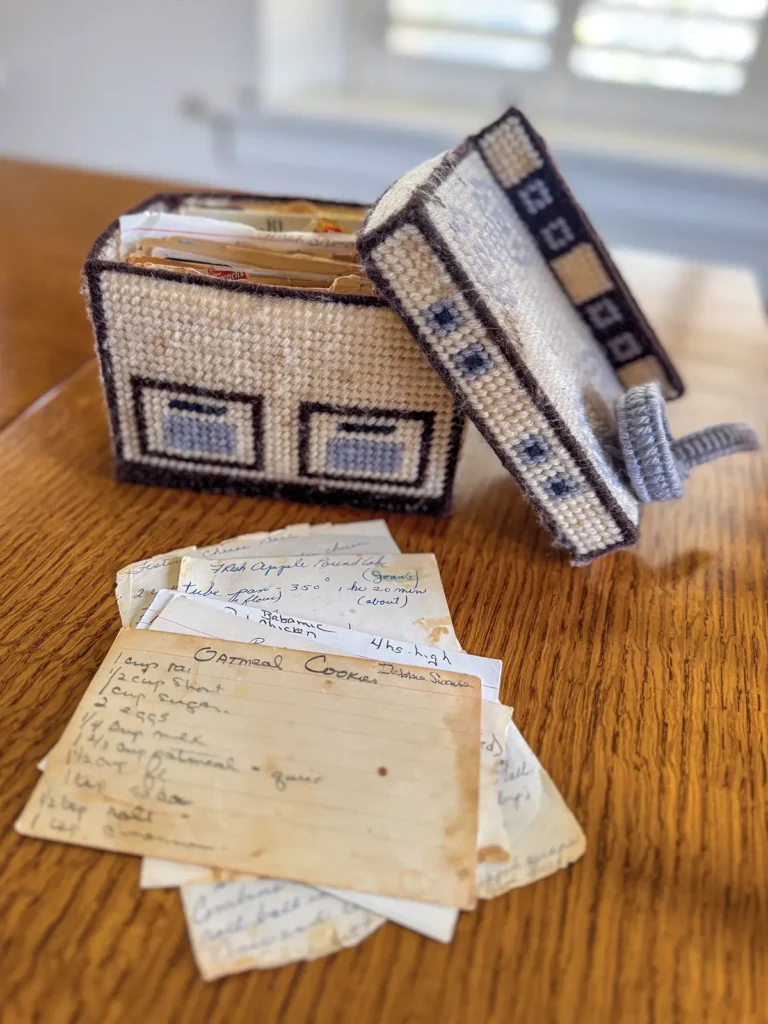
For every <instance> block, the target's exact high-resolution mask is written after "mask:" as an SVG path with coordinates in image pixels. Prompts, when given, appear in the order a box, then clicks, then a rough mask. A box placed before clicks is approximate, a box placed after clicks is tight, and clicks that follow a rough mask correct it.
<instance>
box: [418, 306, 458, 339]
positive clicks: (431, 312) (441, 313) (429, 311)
mask: <svg viewBox="0 0 768 1024" xmlns="http://www.w3.org/2000/svg"><path fill="white" fill-rule="evenodd" d="M422 316H423V317H424V319H425V321H426V323H427V327H429V329H430V330H431V331H432V332H433V333H434V334H436V335H437V336H438V337H440V338H444V337H445V335H446V334H450V333H451V331H455V330H456V328H457V327H458V326H459V324H460V323H461V312H460V311H459V308H458V306H457V305H456V303H455V302H452V301H451V300H450V299H438V300H437V302H433V303H432V304H431V305H430V306H427V308H426V309H425V310H424V312H423V313H422Z"/></svg>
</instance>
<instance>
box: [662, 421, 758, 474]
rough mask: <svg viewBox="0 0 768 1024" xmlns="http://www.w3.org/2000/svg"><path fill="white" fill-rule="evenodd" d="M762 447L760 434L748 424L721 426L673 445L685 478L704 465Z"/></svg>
mask: <svg viewBox="0 0 768 1024" xmlns="http://www.w3.org/2000/svg"><path fill="white" fill-rule="evenodd" d="M759 447H760V441H759V439H758V437H757V434H756V433H755V432H754V430H753V429H752V427H750V426H749V425H748V424H746V423H718V424H716V425H715V426H714V427H704V429H703V430H697V431H696V432H695V433H694V434H686V436H685V437H681V438H679V439H678V440H677V441H673V442H672V452H673V454H674V456H675V462H676V463H677V464H678V466H680V468H681V469H682V470H683V471H684V473H685V475H686V476H687V475H688V473H689V472H690V471H691V470H692V469H693V467H694V466H703V465H704V463H705V462H714V460H715V459H720V458H722V457H723V456H725V455H733V454H734V452H748V451H755V449H757V448H759Z"/></svg>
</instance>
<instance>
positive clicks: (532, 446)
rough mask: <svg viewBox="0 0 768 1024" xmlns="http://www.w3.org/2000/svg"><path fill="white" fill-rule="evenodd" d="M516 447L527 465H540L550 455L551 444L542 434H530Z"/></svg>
mask: <svg viewBox="0 0 768 1024" xmlns="http://www.w3.org/2000/svg"><path fill="white" fill-rule="evenodd" d="M515 448H516V450H517V454H518V455H519V456H520V458H521V460H522V461H523V462H524V463H525V464H526V466H540V465H541V464H542V463H543V462H546V461H547V459H548V458H549V455H550V451H549V445H548V444H547V442H546V441H545V440H544V438H543V437H542V436H541V434H529V435H528V437H525V438H523V440H522V441H519V442H518V444H517V445H515Z"/></svg>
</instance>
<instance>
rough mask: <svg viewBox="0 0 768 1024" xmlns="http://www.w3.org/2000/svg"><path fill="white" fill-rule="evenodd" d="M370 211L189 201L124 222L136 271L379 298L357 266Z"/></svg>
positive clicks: (126, 250) (124, 240) (122, 239)
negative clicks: (361, 235)
mask: <svg viewBox="0 0 768 1024" xmlns="http://www.w3.org/2000/svg"><path fill="white" fill-rule="evenodd" d="M367 212H368V211H367V207H363V206H360V207H355V206H344V205H341V204H339V205H334V204H325V203H315V202H312V201H310V200H264V201H261V200H258V199H256V198H243V199H239V198H235V197H232V198H228V197H215V196H213V197H206V196H189V197H186V198H184V199H183V200H182V201H181V203H179V205H178V206H177V207H176V209H175V210H174V211H173V212H169V211H167V210H159V211H158V210H157V209H150V210H145V211H141V212H139V213H135V214H128V215H126V216H124V217H121V218H120V227H119V240H118V250H119V255H120V257H121V258H122V259H123V260H124V261H125V262H126V263H128V264H129V265H132V266H137V267H144V268H148V269H152V270H169V271H175V272H177V273H178V272H182V273H185V274H192V275H196V276H200V277H207V278H214V279H216V278H218V279H219V280H228V281H242V282H245V283H248V284H259V285H277V286H279V287H281V288H290V289H300V290H304V291H306V290H310V291H328V292H333V293H336V294H349V295H375V294H376V290H375V288H374V285H373V284H372V282H371V281H370V279H369V278H368V275H367V274H366V272H365V271H364V270H363V269H362V268H361V266H360V264H359V263H358V259H357V252H356V240H357V233H358V231H359V230H360V228H361V227H362V223H363V220H364V218H365V216H366V214H367Z"/></svg>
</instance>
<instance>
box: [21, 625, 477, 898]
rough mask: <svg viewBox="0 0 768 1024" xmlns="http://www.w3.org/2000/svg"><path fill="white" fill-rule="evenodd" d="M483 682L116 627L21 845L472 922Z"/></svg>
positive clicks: (30, 812) (28, 811)
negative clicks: (272, 883)
mask: <svg viewBox="0 0 768 1024" xmlns="http://www.w3.org/2000/svg"><path fill="white" fill-rule="evenodd" d="M480 708H481V683H480V680H479V679H478V678H477V677H475V676H471V675H467V674H464V673H456V672H440V673H437V674H435V673H430V674H427V673H423V672H418V671H414V670H413V668H412V667H411V668H409V667H408V666H397V665H391V664H389V663H383V662H382V663H380V662H375V661H365V660H362V659H356V658H349V657H345V656H342V655H330V654H316V653H315V654H313V653H309V652H298V651H290V650H287V649H280V648H272V647H263V646H259V647H258V648H254V646H252V645H249V644H239V643H232V642H230V641H213V640H209V641H207V642H203V641H201V639H200V638H198V637H193V636H183V635H172V634H167V633H159V632H158V633H152V632H149V631H146V630H141V631H137V630H131V629H124V630H122V631H121V632H120V634H119V635H118V637H117V639H116V641H115V643H114V644H113V646H112V648H111V650H110V652H109V654H108V656H107V658H106V660H105V661H104V663H103V664H102V666H101V668H100V669H99V671H98V672H97V674H96V676H95V677H94V679H93V681H92V682H91V684H90V686H89V687H88V690H87V691H86V693H85V695H84V697H83V699H82V701H81V703H80V705H79V707H78V710H77V712H76V713H75V715H74V717H73V718H72V720H71V722H70V724H69V725H68V726H67V728H66V730H65V732H64V735H63V736H62V738H61V740H60V741H59V743H58V744H57V745H56V747H55V748H54V749H53V751H51V753H50V754H49V757H48V762H47V765H46V770H45V775H44V776H43V777H42V779H41V780H40V781H39V783H38V785H37V787H36V789H35V792H34V793H33V795H32V798H31V799H30V801H29V803H28V804H27V806H26V808H25V809H24V811H23V813H22V815H21V817H20V819H19V821H18V822H17V829H18V831H19V832H21V833H22V834H24V835H31V836H37V837H39V838H46V839H53V840H59V841H63V842H71V843H76V844H78V845H84V846H94V847H98V848H101V849H108V850H114V851H118V852H123V853H133V854H140V855H142V854H146V855H149V856H157V857H166V858H170V859H174V860H180V861H187V862H193V863H201V864H207V865H210V866H214V867H219V868H224V869H230V870H235V871H241V872H244V873H248V874H255V875H267V876H271V877H275V878H286V879H292V880H294V881H301V882H308V883H314V884H318V885H329V886H340V887H346V888H350V889H360V890H362V891H365V892H378V893H382V894H385V895H391V896H397V897H403V898H406V899H416V900H426V901H431V902H434V903H438V904H444V905H447V906H456V907H461V908H471V907H472V906H473V905H474V902H475V869H476V861H477V824H478V787H479V765H478V757H477V751H478V746H479V742H480Z"/></svg>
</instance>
